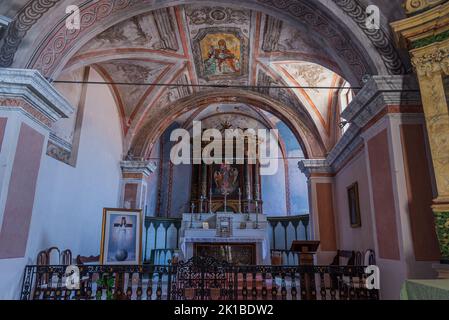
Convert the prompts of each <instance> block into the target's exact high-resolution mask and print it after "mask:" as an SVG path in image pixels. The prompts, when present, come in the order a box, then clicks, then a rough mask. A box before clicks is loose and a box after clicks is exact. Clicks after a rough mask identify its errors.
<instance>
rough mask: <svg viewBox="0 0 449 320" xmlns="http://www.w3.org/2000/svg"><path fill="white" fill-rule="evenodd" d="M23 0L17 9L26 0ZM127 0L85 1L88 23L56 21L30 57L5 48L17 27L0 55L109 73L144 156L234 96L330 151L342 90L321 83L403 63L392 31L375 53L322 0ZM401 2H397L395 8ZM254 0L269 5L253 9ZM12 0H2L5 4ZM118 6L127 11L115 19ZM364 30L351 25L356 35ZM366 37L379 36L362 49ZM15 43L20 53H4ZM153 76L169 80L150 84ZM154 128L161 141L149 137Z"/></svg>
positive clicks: (62, 71)
mask: <svg viewBox="0 0 449 320" xmlns="http://www.w3.org/2000/svg"><path fill="white" fill-rule="evenodd" d="M15 2H16V4H17V8H19V2H20V1H15ZM58 2H60V4H61V7H60V8H59V9H62V8H63V7H62V3H64V2H65V1H57V0H53V1H48V2H42V1H41V0H37V1H35V3H39V4H41V6H43V7H45V5H47V7H49V8H51V7H52V6H50V4H53V6H54V5H55V4H54V3H58ZM119 2H120V3H121V4H118V3H116V2H111V1H106V0H105V1H91V2H89V1H88V2H86V4H85V5H84V6H82V7H81V8H82V10H81V11H82V12H81V22H82V23H81V24H82V28H81V30H79V31H74V32H68V31H67V30H66V28H64V26H63V25H60V27H59V26H58V27H57V26H54V27H53V28H52V29H51V30H49V34H48V35H46V38H45V40H44V39H42V40H41V42H40V44H39V45H38V46H36V49H35V50H33V54H32V55H31V56H30V55H29V54H28V55H27V54H25V53H24V54H23V57H22V56H21V55H19V54H20V53H21V51H20V48H19V47H17V48H15V51H14V50H13V49H14V46H13V45H12V44H10V45H9V49H8V48H7V49H5V47H8V40H9V39H10V36H11V34H8V35H7V36H6V40H5V43H6V45H4V46H3V47H2V51H1V52H0V63H3V64H4V65H7V64H8V63H13V65H15V66H20V64H26V65H27V66H28V67H31V68H35V69H38V70H40V71H41V72H42V73H43V74H44V75H46V76H48V77H50V78H67V77H70V76H68V75H70V74H72V73H79V70H80V69H81V68H83V67H85V66H91V67H93V68H94V69H95V70H96V71H97V72H98V73H99V74H100V75H101V76H102V77H103V79H104V80H105V81H106V82H109V83H114V84H111V85H110V89H111V92H112V93H113V96H114V99H115V100H116V103H117V106H118V108H119V113H120V116H121V120H122V128H123V134H124V137H125V146H126V148H131V149H133V150H134V153H135V154H139V155H142V156H144V155H146V154H148V153H149V152H150V150H149V149H150V148H151V146H152V144H153V143H154V138H155V134H156V133H161V132H162V131H163V129H164V127H165V128H166V127H167V126H168V124H169V122H171V121H173V120H174V119H176V117H178V116H180V115H181V114H182V113H185V112H187V111H189V110H192V109H193V108H199V109H201V108H207V107H208V106H209V105H210V104H211V103H214V102H226V101H225V100H227V101H229V102H233V103H234V102H235V103H247V104H249V105H254V106H255V107H258V108H259V107H260V108H261V109H264V110H267V111H270V112H272V113H273V114H276V115H277V116H278V117H279V118H280V119H281V120H282V121H284V122H285V123H286V124H287V125H289V126H290V127H291V129H292V131H293V132H295V134H296V135H297V138H298V139H300V140H302V141H303V142H305V145H306V147H305V149H306V150H305V152H306V153H307V154H308V155H309V156H320V155H324V154H326V152H327V151H328V150H330V148H331V147H332V146H333V145H334V144H335V141H336V139H337V138H338V136H337V131H338V130H337V120H338V116H337V115H338V112H339V110H338V103H337V100H338V93H339V92H338V90H336V89H314V88H313V87H317V86H320V87H338V86H342V85H344V84H345V83H346V82H349V83H351V84H352V85H354V86H358V85H360V84H361V83H362V81H361V80H362V78H363V77H364V76H365V75H366V74H376V73H379V72H380V73H383V72H385V73H401V72H404V65H403V64H402V62H401V59H400V58H399V54H398V53H397V52H396V51H395V49H394V47H392V44H391V43H389V42H388V39H389V38H388V37H389V36H388V34H387V33H385V32H386V31H385V32H384V31H381V37H379V36H378V35H377V45H378V46H379V48H377V49H378V50H377V51H376V48H375V47H376V40H375V39H374V38H375V37H374V38H370V35H369V34H365V35H364V37H366V39H365V38H363V39H362V40H360V44H357V43H356V41H348V40H347V39H346V40H345V37H347V34H346V33H345V31H346V30H345V28H348V26H350V25H351V24H354V23H356V21H357V20H356V19H354V17H352V20H351V15H350V14H348V16H346V17H344V18H338V19H341V20H344V22H345V23H346V24H347V26H345V27H343V26H342V27H341V30H339V28H338V27H336V26H338V23H337V22H336V21H333V17H331V16H330V13H329V12H327V13H326V12H325V10H327V9H323V7H322V6H323V4H322V3H321V2H322V0H319V1H318V0H317V1H316V3H317V4H316V7H315V9H316V10H314V7H313V5H312V4H310V2H309V1H303V0H295V1H287V2H285V3H284V2H282V3H283V4H282V3H281V2H279V1H268V0H263V1H262V0H259V1H246V2H245V1H243V2H242V4H244V5H235V4H234V5H221V4H220V3H219V2H217V4H215V5H210V3H211V2H210V1H206V2H203V1H177V2H178V3H179V2H185V3H186V4H182V5H177V6H167V7H162V8H159V9H156V10H152V11H148V9H146V10H145V7H144V5H145V3H146V2H148V3H152V1H145V0H144V1H140V2H136V3H135V4H134V3H133V2H132V1H129V0H127V1H119ZM167 2H170V1H167ZM228 2H233V1H228ZM333 2H334V3H335V4H333V5H329V8H330V9H329V10H331V9H332V8H334V7H338V8H340V9H339V10H341V11H342V12H346V13H348V10H349V11H350V10H351V8H350V6H348V3H350V4H354V3H355V4H356V5H357V6H360V5H361V3H363V2H367V1H360V3H359V2H357V1H356V0H351V1H340V0H334V1H333ZM399 2H400V1H389V2H388V3H389V4H388V6H389V7H391V6H394V3H396V4H398V3H399ZM198 3H200V4H198ZM203 3H206V4H208V5H206V4H203ZM379 3H380V5H382V6H385V5H386V4H383V3H382V1H379ZM256 4H257V7H258V8H260V10H255V9H253V8H252V7H255V6H256ZM357 6H356V8H355V11H354V12H357V9H358V7H357ZM4 7H5V5H4V4H2V5H0V9H2V10H3V9H5V8H4ZM57 7H58V6H56V7H55V8H57ZM269 7H271V8H272V9H273V11H272V14H271V13H270V14H267V13H268V12H271V11H270V10H266V9H267V8H269ZM49 8H47V10H50V9H49ZM131 9H132V10H131ZM5 10H6V9H5ZM55 10H56V9H55ZM121 10H122V11H121ZM282 10H287V11H288V12H289V14H290V16H294V17H295V18H294V19H291V18H290V19H283V17H284V16H282V15H281V14H280V13H279V12H281V11H282ZM332 10H334V9H332ZM11 11H13V9H12V8H9V12H11ZM42 12H44V10H42ZM118 13H121V14H120V15H118ZM21 14H23V11H18V15H19V17H20V15H21ZM42 14H43V13H42ZM114 14H115V17H117V18H119V17H120V18H119V19H117V20H116V21H115V22H114V20H113V17H114ZM123 17H127V18H125V19H123ZM334 18H335V20H337V18H336V17H334ZM106 19H109V20H106ZM298 21H299V22H298ZM36 23H37V24H39V23H43V22H42V21H41V20H40V21H39V22H36ZM340 23H341V21H340ZM46 27H47V28H48V25H46ZM29 32H30V33H33V32H35V31H34V29H32V30H31V31H29ZM363 32H364V31H363V30H359V31H357V30H355V31H354V30H353V33H354V34H355V35H357V34H359V33H362V34H363ZM354 34H353V35H352V36H354ZM349 37H351V35H349ZM37 38H39V36H37ZM378 39H381V40H382V41H381V42H379V40H378ZM36 41H37V39H36ZM364 41H365V42H369V41H371V44H370V45H369V44H368V45H366V46H365V48H364V44H363V42H364ZM373 44H374V46H372V45H373ZM26 45H29V43H27V44H24V46H26ZM11 48H12V49H11ZM7 50H9V51H7ZM367 50H373V52H374V53H373V52H371V51H369V52H367ZM12 51H14V54H15V58H14V59H15V60H14V62H11V61H12V60H11V61H10V55H7V54H6V52H12ZM30 51H31V50H30ZM22 53H23V52H22ZM14 54H13V57H14ZM8 61H9V62H8ZM25 61H27V62H25ZM126 83H128V84H129V83H139V84H141V85H126ZM154 83H164V84H169V86H160V85H151V84H154ZM143 84H147V85H143ZM185 85H191V86H185ZM204 85H221V86H228V87H220V88H210V87H205V86H204ZM238 86H248V87H246V88H244V89H242V88H239V87H238ZM251 86H258V88H257V89H256V88H251ZM272 86H281V87H282V86H284V88H272ZM285 86H289V87H306V88H286V87H285ZM193 104H195V105H193ZM274 105H277V107H273V106H274ZM148 136H151V139H153V140H152V141H150V142H149V141H147V140H148V139H150V138H148ZM151 139H150V140H151Z"/></svg>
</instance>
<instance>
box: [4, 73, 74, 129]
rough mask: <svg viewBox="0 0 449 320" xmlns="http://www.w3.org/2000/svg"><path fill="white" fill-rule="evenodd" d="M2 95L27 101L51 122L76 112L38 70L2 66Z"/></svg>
mask: <svg viewBox="0 0 449 320" xmlns="http://www.w3.org/2000/svg"><path fill="white" fill-rule="evenodd" d="M0 96H1V97H2V98H4V99H21V100H23V101H25V102H26V103H27V104H28V105H29V106H31V107H32V108H33V109H35V111H36V112H37V113H39V114H42V115H43V116H45V117H46V118H47V119H48V120H49V122H50V123H51V122H55V121H57V120H59V119H61V118H67V117H68V116H69V115H71V114H72V113H73V112H74V109H73V107H72V106H71V105H70V103H69V102H68V101H67V100H66V99H65V98H64V97H63V96H62V95H61V94H60V93H59V92H58V91H57V90H56V89H55V88H54V87H53V86H52V85H51V84H50V83H49V82H48V81H47V80H46V79H45V78H44V77H43V76H42V75H41V74H40V73H39V72H38V71H36V70H27V69H6V68H0ZM46 125H48V123H46Z"/></svg>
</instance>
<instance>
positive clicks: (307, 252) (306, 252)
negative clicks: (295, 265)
mask: <svg viewBox="0 0 449 320" xmlns="http://www.w3.org/2000/svg"><path fill="white" fill-rule="evenodd" d="M319 245H320V241H304V240H294V241H293V242H292V246H291V248H290V251H293V252H298V253H299V264H300V265H303V266H304V265H313V255H314V254H315V253H316V252H317V250H318V247H319Z"/></svg>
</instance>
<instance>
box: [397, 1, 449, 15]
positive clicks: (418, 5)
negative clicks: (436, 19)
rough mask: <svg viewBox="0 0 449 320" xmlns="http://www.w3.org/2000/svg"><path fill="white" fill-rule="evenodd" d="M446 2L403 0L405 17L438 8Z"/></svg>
mask: <svg viewBox="0 0 449 320" xmlns="http://www.w3.org/2000/svg"><path fill="white" fill-rule="evenodd" d="M446 1H447V0H405V3H404V8H405V12H406V13H407V15H412V14H418V13H420V12H423V11H425V10H429V9H431V8H433V7H435V6H438V5H440V4H442V3H444V2H446Z"/></svg>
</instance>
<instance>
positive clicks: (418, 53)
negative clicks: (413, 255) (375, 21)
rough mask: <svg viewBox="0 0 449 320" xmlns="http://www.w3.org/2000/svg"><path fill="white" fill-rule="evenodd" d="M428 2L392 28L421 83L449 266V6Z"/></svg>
mask: <svg viewBox="0 0 449 320" xmlns="http://www.w3.org/2000/svg"><path fill="white" fill-rule="evenodd" d="M424 2H425V3H424V5H425V7H423V8H420V9H421V10H419V11H418V13H419V12H420V13H419V14H418V15H415V16H413V17H410V18H407V19H404V20H401V21H397V22H394V23H393V24H392V28H393V30H394V32H395V33H396V39H397V41H398V43H399V45H401V46H402V47H404V48H406V49H408V50H409V52H410V56H411V59H412V64H413V66H414V67H415V71H416V74H417V75H418V79H419V85H420V89H421V95H422V103H423V108H424V113H425V122H426V126H427V133H428V140H429V144H430V150H431V155H432V163H433V171H434V175H435V183H436V195H435V197H434V199H433V206H432V208H433V211H434V215H435V225H436V230H437V234H438V238H439V244H440V251H441V255H442V260H443V261H445V262H448V263H449V139H448V136H449V109H448V107H449V2H447V1H430V0H428V1H424ZM407 3H410V4H411V3H412V2H410V1H408V2H407ZM434 5H436V6H434ZM428 8H431V9H430V10H427V11H423V10H425V9H428Z"/></svg>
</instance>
